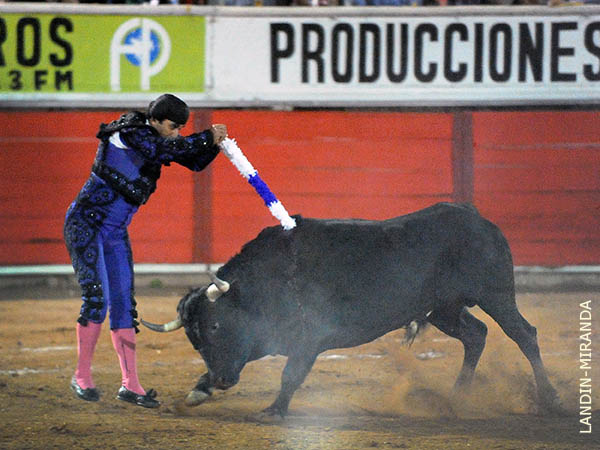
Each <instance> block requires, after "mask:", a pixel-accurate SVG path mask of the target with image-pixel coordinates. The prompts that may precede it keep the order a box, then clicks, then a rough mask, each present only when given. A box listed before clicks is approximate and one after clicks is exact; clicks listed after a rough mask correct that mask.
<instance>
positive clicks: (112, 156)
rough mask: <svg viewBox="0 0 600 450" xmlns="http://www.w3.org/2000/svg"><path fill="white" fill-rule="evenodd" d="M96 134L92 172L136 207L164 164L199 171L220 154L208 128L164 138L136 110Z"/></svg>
mask: <svg viewBox="0 0 600 450" xmlns="http://www.w3.org/2000/svg"><path fill="white" fill-rule="evenodd" d="M96 136H97V137H98V138H99V139H100V145H99V146H98V151H97V153H96V159H95V161H94V165H93V167H92V172H94V173H95V174H96V175H97V176H99V177H100V178H102V179H103V180H104V181H105V182H106V183H107V184H108V185H109V186H111V187H112V188H113V189H114V190H115V191H117V192H118V193H120V194H121V195H122V196H123V197H124V198H125V200H127V202H129V203H131V204H133V205H136V206H139V205H142V204H144V203H146V202H147V201H148V198H149V197H150V195H151V194H152V193H153V192H154V191H155V189H156V182H157V180H158V178H159V177H160V171H161V167H162V166H163V165H165V166H168V165H170V164H171V163H172V162H176V163H178V164H181V165H183V166H185V167H187V168H189V169H191V170H194V171H200V170H202V169H204V168H205V167H206V166H208V165H209V164H210V163H211V162H212V161H213V159H215V157H216V156H217V155H218V153H219V147H218V146H216V145H214V144H213V137H212V133H211V132H210V131H209V130H205V131H203V132H201V133H194V134H191V135H189V136H185V137H183V136H180V137H178V138H175V139H173V138H163V137H161V136H160V135H159V134H158V132H157V131H156V130H155V129H154V128H153V127H151V126H150V125H148V124H147V122H146V116H145V115H144V114H143V113H141V112H138V111H133V112H130V113H127V114H123V115H122V116H121V117H120V118H119V119H117V120H115V121H113V122H111V123H109V124H108V125H106V124H102V125H101V126H100V131H98V134H97V135H96Z"/></svg>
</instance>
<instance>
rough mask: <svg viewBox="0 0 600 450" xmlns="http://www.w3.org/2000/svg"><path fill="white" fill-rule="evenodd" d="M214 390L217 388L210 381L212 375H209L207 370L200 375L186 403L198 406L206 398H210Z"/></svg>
mask: <svg viewBox="0 0 600 450" xmlns="http://www.w3.org/2000/svg"><path fill="white" fill-rule="evenodd" d="M214 390H215V388H214V386H213V385H212V383H211V382H210V377H209V376H208V372H207V373H205V374H204V375H202V376H201V377H200V379H199V380H198V383H196V386H195V387H194V389H192V390H191V391H190V393H189V394H188V395H187V397H186V398H185V404H186V405H187V406H198V405H199V404H200V403H203V402H204V401H205V400H206V399H208V397H210V396H211V395H212V393H213V391H214Z"/></svg>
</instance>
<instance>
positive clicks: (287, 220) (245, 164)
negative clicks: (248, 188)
mask: <svg viewBox="0 0 600 450" xmlns="http://www.w3.org/2000/svg"><path fill="white" fill-rule="evenodd" d="M221 149H222V150H223V153H224V154H225V156H227V158H228V159H229V160H230V161H231V163H232V164H233V165H234V166H235V167H236V168H237V170H239V171H240V173H241V174H242V176H243V177H244V178H246V179H247V180H248V183H250V184H251V185H252V187H253V188H254V190H255V191H256V192H257V193H258V195H260V197H261V198H262V199H263V201H264V202H265V205H267V208H269V211H271V214H273V216H274V217H275V218H276V219H277V220H279V222H281V226H282V227H283V229H284V230H291V229H292V228H294V227H295V226H296V221H295V220H294V219H293V218H292V217H290V215H289V214H288V212H287V211H286V209H285V208H284V207H283V205H282V204H281V202H280V201H279V200H277V197H275V194H273V192H271V190H270V189H269V186H267V183H265V182H264V181H263V180H262V179H261V178H260V176H259V175H258V171H257V170H256V169H255V168H254V167H253V166H252V164H250V161H248V159H247V158H246V156H244V154H243V153H242V150H241V149H240V148H239V147H238V145H237V143H236V142H235V139H230V138H225V140H224V141H223V142H222V143H221Z"/></svg>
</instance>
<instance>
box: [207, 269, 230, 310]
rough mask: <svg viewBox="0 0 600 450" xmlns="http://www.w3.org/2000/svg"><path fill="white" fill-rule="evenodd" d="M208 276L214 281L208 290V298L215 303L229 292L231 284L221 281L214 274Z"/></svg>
mask: <svg viewBox="0 0 600 450" xmlns="http://www.w3.org/2000/svg"><path fill="white" fill-rule="evenodd" d="M208 275H209V276H210V279H211V280H212V284H211V285H210V286H208V287H207V288H206V297H207V298H208V300H210V301H211V302H212V303H214V302H216V301H217V299H218V298H219V297H220V296H221V295H223V294H224V293H225V292H227V291H228V290H229V283H228V282H227V281H223V280H221V279H220V278H219V277H217V276H216V275H215V274H214V273H212V272H209V274H208Z"/></svg>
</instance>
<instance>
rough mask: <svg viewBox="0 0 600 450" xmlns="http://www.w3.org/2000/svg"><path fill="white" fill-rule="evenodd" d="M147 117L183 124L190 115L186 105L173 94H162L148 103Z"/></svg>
mask: <svg viewBox="0 0 600 450" xmlns="http://www.w3.org/2000/svg"><path fill="white" fill-rule="evenodd" d="M147 116H148V118H149V119H156V120H158V121H163V120H165V119H169V120H172V121H173V122H175V123H176V124H178V125H185V123H186V122H187V121H188V118H189V117H190V109H189V108H188V105H187V104H186V103H185V102H184V101H183V100H181V99H180V98H179V97H175V96H174V95H173V94H163V95H161V96H160V97H158V98H157V99H156V100H154V101H152V102H150V104H149V105H148V112H147Z"/></svg>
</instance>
